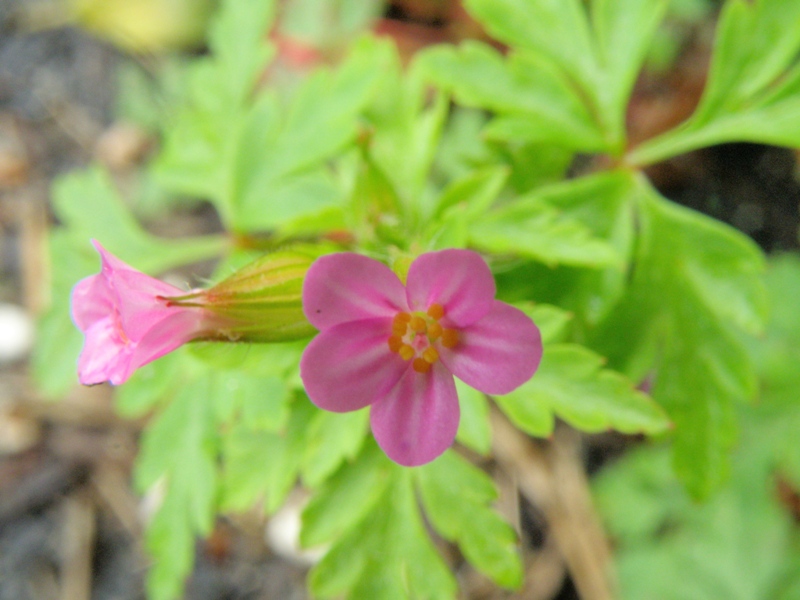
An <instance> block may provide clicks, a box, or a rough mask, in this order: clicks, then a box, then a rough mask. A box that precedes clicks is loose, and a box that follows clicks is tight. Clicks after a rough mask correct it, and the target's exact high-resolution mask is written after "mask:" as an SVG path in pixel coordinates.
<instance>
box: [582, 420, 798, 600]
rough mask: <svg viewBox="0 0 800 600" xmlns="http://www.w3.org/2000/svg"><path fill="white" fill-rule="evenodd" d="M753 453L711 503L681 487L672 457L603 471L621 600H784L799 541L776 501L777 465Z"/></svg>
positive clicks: (652, 455)
mask: <svg viewBox="0 0 800 600" xmlns="http://www.w3.org/2000/svg"><path fill="white" fill-rule="evenodd" d="M753 441H754V442H755V444H758V445H762V444H763V439H762V437H761V436H759V437H758V439H757V440H755V439H754V440H753ZM752 450H753V446H752V445H750V446H749V447H747V448H744V447H743V448H742V449H741V451H740V452H739V453H738V454H737V457H736V461H735V465H736V467H735V469H734V477H733V478H732V479H731V480H730V482H729V483H728V484H727V485H726V486H725V487H724V488H723V489H721V490H719V492H718V493H717V494H715V495H714V496H713V497H712V498H711V499H709V501H707V502H705V503H696V502H692V501H691V500H690V499H689V498H688V497H687V495H686V494H685V493H684V491H683V490H682V489H680V487H679V486H678V485H677V484H676V482H675V481H674V480H673V479H672V475H671V473H670V470H669V456H668V453H667V452H665V451H664V449H660V448H659V449H653V448H648V449H644V450H639V451H636V452H634V453H632V454H630V455H628V456H626V457H624V458H623V459H622V460H621V461H620V462H618V463H615V464H614V465H613V466H612V467H611V468H610V469H608V470H606V471H604V472H601V474H600V475H599V477H598V478H597V479H596V484H595V492H596V500H597V506H598V508H599V510H600V512H601V514H602V515H603V516H604V517H605V520H606V522H607V524H608V528H609V530H610V533H611V535H612V536H613V537H614V538H616V544H615V546H616V549H617V551H616V557H617V564H618V572H619V580H620V588H621V590H620V591H621V594H620V597H621V598H623V599H631V600H632V599H635V598H663V599H664V600H679V599H681V600H682V599H684V598H696V599H698V600H714V599H716V598H732V599H735V600H752V599H763V600H768V599H772V598H779V597H782V596H781V595H780V594H778V593H777V591H778V590H779V589H781V588H783V587H784V586H785V584H786V576H787V574H788V573H789V572H790V567H791V565H792V564H793V563H794V564H796V562H797V560H798V558H800V555H799V554H798V551H797V548H796V543H795V542H796V535H795V531H794V527H793V524H792V522H791V519H790V518H789V515H788V514H786V512H785V511H784V510H783V509H782V507H781V506H779V504H778V502H777V499H776V497H775V494H774V492H773V489H774V487H773V485H774V483H773V474H772V472H771V471H772V466H771V465H769V464H760V458H758V457H755V461H754V460H752V459H753V458H754V453H753V452H752ZM755 454H758V453H755ZM790 597H791V596H786V598H790Z"/></svg>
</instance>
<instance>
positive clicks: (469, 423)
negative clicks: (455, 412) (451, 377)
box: [456, 379, 492, 456]
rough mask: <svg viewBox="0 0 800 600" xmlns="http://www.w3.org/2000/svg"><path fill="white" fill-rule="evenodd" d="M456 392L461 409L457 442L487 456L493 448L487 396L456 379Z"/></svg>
mask: <svg viewBox="0 0 800 600" xmlns="http://www.w3.org/2000/svg"><path fill="white" fill-rule="evenodd" d="M456 390H457V391H458V404H459V406H460V407H461V420H460V421H459V422H458V433H457V434H456V440H457V441H458V442H459V443H461V444H464V445H465V446H466V447H467V448H470V449H471V450H474V451H475V452H477V453H478V454H482V455H483V456H487V455H488V454H489V451H490V450H491V446H492V430H491V428H490V427H489V403H488V402H487V401H486V396H484V394H483V392H479V391H478V390H476V389H474V388H471V387H469V386H468V385H467V384H465V383H464V382H463V381H461V380H459V379H456Z"/></svg>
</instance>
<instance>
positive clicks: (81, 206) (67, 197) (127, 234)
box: [52, 168, 227, 273]
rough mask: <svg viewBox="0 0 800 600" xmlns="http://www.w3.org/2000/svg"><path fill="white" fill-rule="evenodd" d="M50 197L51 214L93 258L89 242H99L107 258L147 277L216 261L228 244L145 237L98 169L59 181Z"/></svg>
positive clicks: (220, 240)
mask: <svg viewBox="0 0 800 600" xmlns="http://www.w3.org/2000/svg"><path fill="white" fill-rule="evenodd" d="M52 193H53V208H54V210H55V211H56V214H57V215H58V217H59V219H61V221H62V222H63V223H64V225H66V227H67V232H68V233H67V234H66V235H69V237H70V238H71V239H72V240H73V243H75V244H76V245H79V244H82V245H83V246H84V247H85V248H86V249H87V251H89V252H90V253H91V252H93V249H92V248H91V246H90V244H89V240H90V239H91V238H95V239H97V240H98V241H100V243H102V244H103V245H104V246H105V247H106V249H107V250H108V251H109V252H111V253H112V254H114V255H116V256H119V258H121V259H122V260H125V261H127V262H130V263H131V265H132V266H134V267H135V268H136V269H139V270H141V271H144V272H148V273H157V272H160V271H165V270H167V269H170V268H173V267H177V266H181V265H185V264H187V263H192V262H198V261H201V260H206V259H208V258H214V257H216V256H217V255H218V254H219V253H220V252H222V250H223V249H224V248H225V246H226V244H227V242H226V241H225V240H224V239H223V238H222V237H220V236H209V237H194V238H181V239H180V240H165V239H159V238H156V237H155V236H152V235H150V234H148V233H146V232H145V231H144V230H143V229H142V227H141V226H140V225H139V223H138V222H137V221H136V219H135V218H134V217H133V215H132V214H131V213H130V212H129V211H128V210H127V208H126V207H125V205H124V204H123V202H122V199H121V198H120V196H119V194H118V193H117V191H116V189H115V188H114V186H113V184H112V182H111V178H110V177H109V175H108V174H107V173H106V172H105V171H103V170H102V169H100V168H91V169H88V170H86V171H77V172H74V173H70V174H68V175H64V176H62V177H60V178H59V179H57V180H56V182H55V183H54V185H53V192H52ZM98 264H99V259H98Z"/></svg>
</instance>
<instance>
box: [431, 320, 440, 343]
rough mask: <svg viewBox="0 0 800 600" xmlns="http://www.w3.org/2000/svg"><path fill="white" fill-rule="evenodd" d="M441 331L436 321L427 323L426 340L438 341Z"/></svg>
mask: <svg viewBox="0 0 800 600" xmlns="http://www.w3.org/2000/svg"><path fill="white" fill-rule="evenodd" d="M442 331H443V329H442V326H441V325H439V322H438V321H431V322H430V323H428V338H429V339H430V340H431V341H433V340H436V339H438V338H439V337H440V336H441V335H442Z"/></svg>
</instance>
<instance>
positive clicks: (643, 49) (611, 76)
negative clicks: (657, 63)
mask: <svg viewBox="0 0 800 600" xmlns="http://www.w3.org/2000/svg"><path fill="white" fill-rule="evenodd" d="M668 4H669V0H594V1H593V2H592V3H591V8H592V26H593V30H594V34H595V39H596V40H597V50H598V56H599V59H600V62H601V64H602V65H603V71H604V74H605V85H604V86H603V96H604V98H606V99H607V100H606V102H605V103H604V106H605V111H606V113H607V118H613V119H614V121H613V125H612V128H613V131H614V134H615V136H616V138H617V139H618V140H619V141H620V143H621V142H622V141H623V140H624V139H625V115H626V112H627V105H628V98H629V96H630V93H631V90H632V88H633V84H634V83H635V82H636V78H637V76H638V75H639V70H640V69H641V67H642V63H643V62H644V60H645V57H646V55H647V51H648V48H649V47H650V44H651V42H652V38H653V35H654V34H655V32H656V30H657V29H658V26H659V24H660V23H661V20H662V19H663V17H664V13H665V12H666V9H667V6H668Z"/></svg>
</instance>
